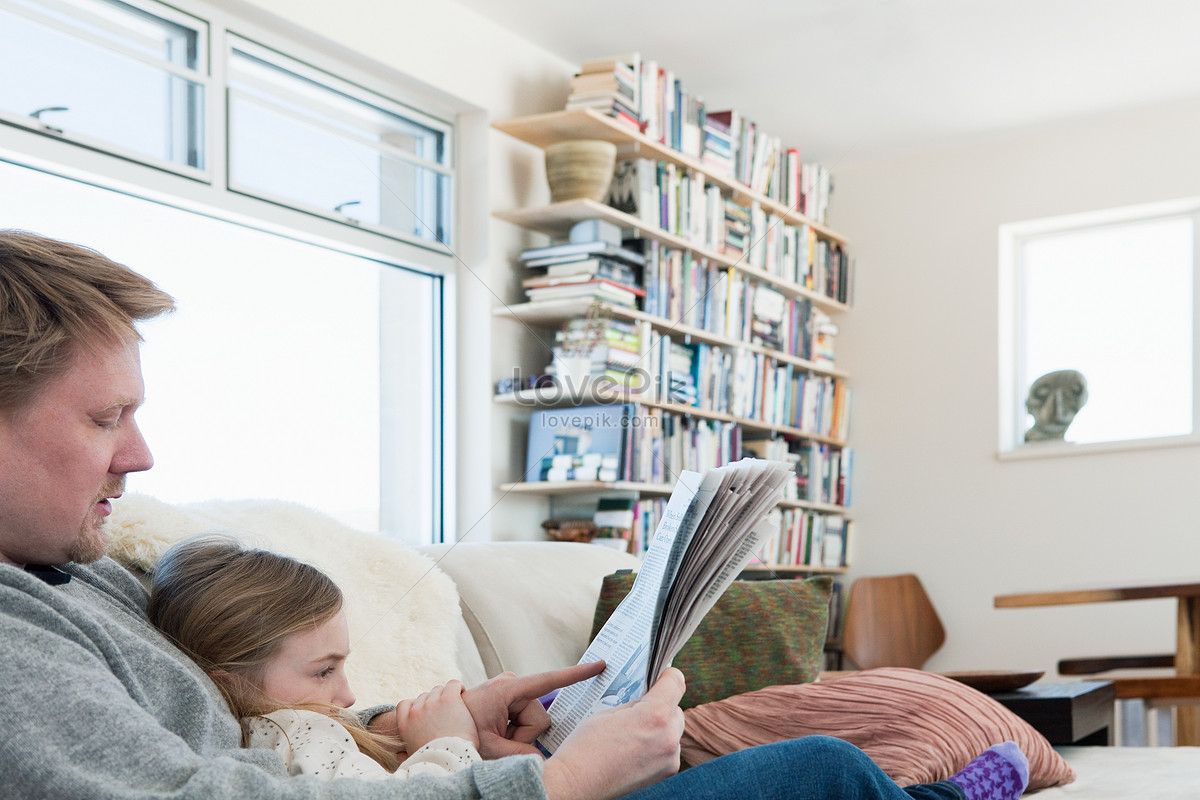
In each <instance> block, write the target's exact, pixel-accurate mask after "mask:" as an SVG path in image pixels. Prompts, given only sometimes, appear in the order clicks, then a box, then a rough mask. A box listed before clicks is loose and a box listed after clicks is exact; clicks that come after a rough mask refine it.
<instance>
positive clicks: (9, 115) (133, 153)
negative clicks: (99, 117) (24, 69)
mask: <svg viewBox="0 0 1200 800" xmlns="http://www.w3.org/2000/svg"><path fill="white" fill-rule="evenodd" d="M37 2H38V3H39V4H42V5H46V6H50V7H52V8H54V9H56V10H59V11H62V12H64V13H78V12H79V9H77V8H76V7H74V6H72V5H71V4H69V3H64V2H61V1H60V0H37ZM120 2H121V3H123V4H124V5H128V6H131V7H133V8H136V9H137V10H139V11H143V12H145V13H147V14H150V15H152V16H156V17H159V18H161V19H164V20H167V21H168V22H173V23H175V24H177V25H180V26H181V27H186V28H191V29H192V30H195V31H196V53H197V61H198V63H197V67H196V69H195V70H192V69H188V68H185V67H180V66H178V65H176V64H173V63H171V62H169V61H162V60H158V59H153V58H149V57H147V56H146V55H144V54H143V53H140V52H138V51H136V50H134V49H132V48H128V47H124V46H122V45H120V44H117V43H114V42H111V41H108V40H106V39H104V38H103V37H100V36H96V35H94V34H91V33H89V32H87V31H81V30H79V29H77V28H73V27H71V26H69V25H66V24H63V23H62V22H60V21H58V20H55V19H54V18H52V17H49V16H45V15H43V14H39V13H37V11H36V10H33V9H30V8H28V7H27V6H25V5H22V4H18V3H13V2H8V1H7V0H0V10H4V11H8V12H9V13H12V14H15V15H18V16H22V17H25V18H26V19H29V20H32V21H34V22H36V23H38V24H42V25H46V26H48V27H51V28H53V29H55V30H57V31H59V32H61V33H64V34H67V35H69V36H73V37H75V38H77V39H80V40H82V41H84V42H87V43H88V44H92V45H96V46H98V47H101V48H104V49H106V50H110V51H112V52H115V53H117V54H119V55H121V56H124V57H126V58H131V59H133V60H135V61H138V62H140V63H142V64H146V65H148V66H150V67H153V68H155V69H159V70H162V71H163V72H166V73H169V74H171V75H174V76H176V77H179V78H183V79H184V80H187V81H191V82H193V83H197V84H199V85H200V86H201V87H203V90H204V96H205V98H206V100H205V102H204V103H203V104H202V105H203V108H202V109H201V111H200V113H199V114H198V116H197V118H196V120H195V123H196V124H199V125H201V126H202V127H203V129H202V130H201V131H199V132H198V134H197V139H198V141H199V142H200V143H201V148H202V149H201V159H200V160H201V163H203V164H204V166H203V167H193V166H190V165H188V164H180V163H178V162H175V161H170V160H167V159H163V158H157V157H155V156H152V155H148V154H146V153H142V152H139V151H137V150H133V149H131V148H128V147H123V146H121V145H119V144H114V143H112V142H108V141H105V140H103V139H97V138H95V137H92V136H88V135H86V134H80V133H76V132H73V131H71V130H70V128H69V127H68V128H59V127H57V126H55V125H52V124H50V123H49V122H47V121H42V120H39V119H35V118H33V117H30V116H28V115H20V114H16V113H14V112H11V111H7V110H5V109H0V123H3V124H5V125H12V126H14V127H17V128H21V129H24V130H27V131H30V132H32V133H36V134H38V135H40V136H47V137H50V138H52V139H57V140H60V141H64V142H69V143H71V144H73V145H76V146H79V147H84V148H87V149H89V150H93V151H96V152H98V153H106V154H110V155H113V156H116V157H117V158H121V159H125V160H127V161H133V162H136V163H141V164H145V165H147V166H150V167H153V168H155V169H159V170H164V171H166V172H171V173H174V174H176V175H180V176H182V177H185V178H189V179H191V180H196V181H201V182H204V183H212V176H213V171H212V158H211V154H212V142H213V140H212V131H213V129H212V119H211V117H212V115H211V114H210V113H208V111H207V109H208V108H210V107H211V106H212V97H213V90H214V79H213V64H212V59H211V53H212V49H211V45H210V43H211V40H212V22H211V20H206V19H204V18H202V17H199V16H195V15H193V14H189V13H187V12H186V11H182V10H180V9H178V8H174V7H171V6H166V5H162V4H159V3H157V2H153V0H120ZM84 16H86V19H87V21H88V22H89V23H90V24H94V25H97V26H100V27H104V28H106V29H108V30H111V31H114V32H116V33H122V32H123V31H122V29H121V28H120V27H119V26H117V25H114V24H112V23H111V22H109V21H108V20H105V19H103V18H102V17H97V16H94V15H91V14H85V15H84Z"/></svg>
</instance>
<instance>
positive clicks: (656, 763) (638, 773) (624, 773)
mask: <svg viewBox="0 0 1200 800" xmlns="http://www.w3.org/2000/svg"><path fill="white" fill-rule="evenodd" d="M684 688H685V685H684V680H683V673H682V672H680V671H679V670H677V669H675V668H674V667H671V668H669V669H666V670H664V671H663V674H662V677H660V678H659V679H658V681H657V682H656V683H655V684H654V685H653V686H652V687H650V689H649V691H647V692H646V694H644V695H642V697H641V699H639V700H635V701H633V702H632V703H627V704H626V705H623V706H617V707H615V708H610V709H606V710H604V711H600V712H598V713H596V714H593V715H592V716H590V717H588V718H587V719H585V720H584V721H583V722H581V723H580V724H579V727H577V728H575V730H573V731H571V734H570V735H569V736H568V737H567V738H566V739H565V740H564V741H563V743H562V744H561V745H560V746H559V748H558V750H556V751H555V753H554V756H553V757H551V758H550V759H549V760H548V761H546V768H545V772H544V773H543V775H542V782H543V783H544V784H545V786H546V794H547V796H549V798H550V800H611V798H615V797H624V796H625V795H627V794H629V793H630V792H634V791H636V790H638V789H641V788H642V787H645V786H649V785H650V784H652V783H657V782H658V781H660V780H662V779H664V778H668V777H670V776H671V775H674V774H675V773H676V772H678V771H679V739H680V737H681V736H683V711H681V710H680V709H679V701H680V700H681V699H682V698H683V692H684Z"/></svg>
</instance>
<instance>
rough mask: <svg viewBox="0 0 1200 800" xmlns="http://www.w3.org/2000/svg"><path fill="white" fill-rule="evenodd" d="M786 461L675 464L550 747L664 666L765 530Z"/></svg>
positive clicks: (642, 687)
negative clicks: (659, 510)
mask: <svg viewBox="0 0 1200 800" xmlns="http://www.w3.org/2000/svg"><path fill="white" fill-rule="evenodd" d="M789 476H791V467H790V466H789V465H787V464H785V463H783V462H780V461H763V460H759V459H754V458H747V459H743V460H741V461H737V462H735V463H733V464H728V465H726V466H724V467H718V468H716V469H711V470H709V471H707V472H705V473H703V474H701V473H698V472H683V473H681V474H680V476H679V479H678V481H676V483H675V489H674V491H672V492H671V497H670V499H669V500H668V501H667V507H666V510H665V511H664V512H663V517H662V520H661V521H660V522H659V524H658V528H657V530H655V532H654V537H653V538H652V539H651V540H650V546H649V548H648V549H647V550H646V554H645V556H644V557H643V559H642V566H641V568H640V569H639V570H638V573H637V577H636V578H635V579H634V581H633V587H632V588H631V589H630V590H629V594H628V595H627V596H626V597H625V599H624V600H622V601H621V604H620V605H618V606H617V608H616V610H615V611H614V612H613V614H612V616H611V617H609V619H608V622H607V623H605V625H604V627H603V628H601V630H600V632H599V633H598V634H596V638H595V640H594V641H593V642H592V643H591V645H589V646H588V649H587V652H585V653H584V654H583V658H581V659H580V663H586V662H591V661H598V660H601V659H602V660H604V661H605V662H607V666H606V667H605V669H604V672H602V673H600V675H598V676H596V677H595V678H592V679H591V680H587V681H583V682H581V683H577V684H574V685H572V686H568V687H566V688H564V689H562V690H561V691H560V692H559V693H558V696H557V697H556V698H555V699H554V702H553V703H552V704H551V705H550V729H549V730H548V731H546V733H545V734H544V735H543V736H542V737H541V739H540V740H539V741H540V743H541V745H542V746H543V747H544V748H545V749H546V750H548V751H549V752H551V753H553V752H554V751H555V750H556V749H557V748H558V746H559V745H560V744H562V741H563V739H565V738H566V737H567V734H569V733H570V732H571V731H572V730H574V728H575V726H576V725H578V724H579V723H580V722H581V721H582V720H584V719H585V718H587V717H588V716H589V715H591V714H593V713H595V712H596V711H599V710H600V709H603V708H609V707H612V706H615V705H620V704H622V703H627V702H629V701H631V700H636V699H637V698H639V697H641V696H642V695H643V694H644V693H645V691H646V689H647V688H648V687H649V686H650V685H651V684H652V683H653V682H654V681H655V680H656V679H657V678H658V676H659V675H661V674H662V671H663V670H664V669H666V668H667V667H669V666H671V662H672V661H673V660H674V658H675V656H676V655H678V653H679V651H680V650H681V649H682V648H683V646H684V644H686V643H687V640H688V638H689V637H691V635H692V634H693V633H694V632H695V630H696V628H697V626H699V624H700V621H701V620H702V619H704V615H705V614H707V613H708V611H709V610H710V609H711V608H712V607H713V606H714V605H715V604H716V602H717V599H718V598H720V596H721V595H722V594H723V593H724V591H725V589H726V588H728V587H729V584H730V583H732V582H733V581H734V579H735V578H737V576H738V573H740V572H741V571H742V570H743V569H744V568H745V567H746V565H747V564H748V563H749V562H750V560H751V559H752V558H753V556H754V552H755V551H756V550H757V549H758V547H759V546H760V544H761V543H762V542H763V541H765V540H766V539H767V538H768V537H769V536H770V534H771V532H772V531H771V525H770V524H769V523H768V522H767V521H766V515H767V512H768V511H770V510H771V509H772V508H774V507H775V505H776V504H777V503H778V502H779V501H780V500H781V499H782V498H783V487H784V483H785V481H786V480H787V479H788V478H789Z"/></svg>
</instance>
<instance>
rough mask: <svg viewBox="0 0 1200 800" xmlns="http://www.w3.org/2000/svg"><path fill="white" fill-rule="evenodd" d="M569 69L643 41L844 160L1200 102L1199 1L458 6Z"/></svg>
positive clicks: (795, 137)
mask: <svg viewBox="0 0 1200 800" xmlns="http://www.w3.org/2000/svg"><path fill="white" fill-rule="evenodd" d="M458 2H459V3H460V4H461V5H463V6H466V7H468V8H470V9H472V10H474V11H475V12H477V13H478V14H480V15H481V16H484V17H487V18H489V19H492V20H494V21H496V22H497V23H499V24H501V25H503V26H505V27H506V28H509V29H512V30H514V31H516V32H518V33H519V34H520V35H521V36H523V37H524V38H526V39H529V40H531V41H533V42H535V43H537V44H539V45H541V46H542V47H544V48H545V49H547V50H549V51H550V52H552V53H555V54H557V55H559V56H561V57H563V58H565V59H567V60H568V61H570V62H572V63H576V64H578V63H580V62H582V61H584V60H586V59H589V58H594V57H598V56H604V55H611V54H613V53H617V52H624V51H629V50H636V51H639V52H641V53H642V55H643V56H644V57H646V58H652V59H655V60H657V61H658V63H659V65H660V66H663V67H667V68H670V69H672V70H674V72H675V74H676V76H677V77H678V78H680V79H681V80H682V81H683V83H684V85H685V87H687V88H689V89H690V90H691V91H693V92H695V93H696V94H699V95H700V96H702V97H703V98H704V99H705V100H706V101H707V102H708V104H709V107H711V108H730V107H732V108H736V109H738V111H739V112H741V113H743V114H744V115H746V116H748V117H750V118H751V119H753V120H755V121H756V122H757V123H758V124H759V126H760V128H761V129H763V130H765V131H767V132H768V133H771V134H774V135H777V136H780V137H781V138H782V140H783V142H784V144H785V145H789V146H798V147H799V148H800V149H801V153H802V155H803V156H804V157H805V158H806V159H809V158H811V159H814V160H840V159H844V158H853V157H860V156H868V155H870V154H872V153H876V152H879V151H881V150H890V149H894V148H907V147H912V146H927V145H930V144H937V143H944V142H949V141H955V140H960V139H962V138H963V137H972V136H978V135H981V134H988V133H992V132H997V131H1005V130H1009V129H1013V128H1020V127H1024V126H1030V125H1039V124H1046V123H1054V122H1061V121H1067V120H1071V119H1073V118H1079V117H1088V116H1093V115H1109V114H1113V113H1130V112H1133V111H1135V110H1137V109H1139V108H1145V107H1151V106H1156V105H1161V104H1169V103H1175V102H1180V101H1184V100H1191V99H1200V0H743V2H741V3H737V2H728V0H690V2H681V0H659V1H657V2H656V0H605V2H603V3H597V2H588V3H583V2H578V1H576V2H572V1H571V0H458Z"/></svg>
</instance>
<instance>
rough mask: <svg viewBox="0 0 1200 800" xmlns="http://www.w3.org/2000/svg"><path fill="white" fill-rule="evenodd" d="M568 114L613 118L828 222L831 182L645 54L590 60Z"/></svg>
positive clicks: (797, 155)
mask: <svg viewBox="0 0 1200 800" xmlns="http://www.w3.org/2000/svg"><path fill="white" fill-rule="evenodd" d="M566 107H567V108H568V109H576V108H593V109H596V110H598V111H600V112H602V113H605V114H608V115H610V116H612V117H614V118H615V119H617V120H619V121H621V122H623V123H625V124H627V125H629V126H630V127H631V128H634V129H636V130H638V131H639V132H641V133H644V134H645V135H646V136H648V137H649V138H651V139H653V140H654V141H657V142H660V143H662V144H664V145H666V146H668V147H670V148H672V149H674V150H677V151H678V152H680V153H682V154H684V155H686V156H689V157H691V158H694V159H696V160H697V161H699V162H700V163H702V164H703V165H704V167H705V168H706V169H708V170H710V171H712V172H713V173H715V174H719V175H721V176H723V177H727V178H731V179H733V180H737V181H739V182H740V183H743V184H745V185H746V186H748V187H750V188H751V189H752V190H754V191H755V192H758V193H759V194H763V195H765V196H767V197H770V198H771V199H773V200H776V201H777V202H779V203H782V204H784V205H786V206H787V207H788V208H791V209H795V210H796V211H798V212H800V213H802V214H804V215H805V216H808V217H810V218H812V219H814V220H816V221H818V222H824V221H825V218H826V215H827V213H828V208H829V195H830V193H831V191H832V181H831V179H830V177H829V171H828V169H826V168H824V167H822V166H820V165H819V164H815V163H811V162H805V161H803V160H802V159H801V158H800V151H799V149H798V148H795V147H789V148H784V147H783V145H782V143H781V140H780V138H779V137H777V136H772V135H769V134H768V133H767V132H766V131H764V130H762V129H761V128H760V127H759V126H758V125H757V124H756V123H755V122H754V121H753V120H752V119H750V118H749V117H748V116H746V115H745V114H743V113H740V112H738V111H737V110H736V109H719V110H718V109H710V108H708V105H707V104H706V103H705V101H704V99H703V98H702V97H700V96H699V95H697V94H696V93H694V92H692V91H690V90H689V89H688V88H686V87H685V86H684V84H683V82H682V81H681V80H680V79H679V78H678V77H676V76H675V74H674V72H673V71H672V70H670V69H667V68H665V67H662V66H660V65H659V64H658V63H657V62H656V61H653V60H649V59H646V60H644V59H642V57H641V55H640V54H639V53H623V54H619V55H616V56H609V57H604V58H598V59H594V60H591V61H587V62H585V63H584V64H582V65H581V66H580V70H579V73H578V74H577V75H576V76H575V77H574V78H572V80H571V86H570V94H569V96H568V97H567V104H566Z"/></svg>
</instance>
